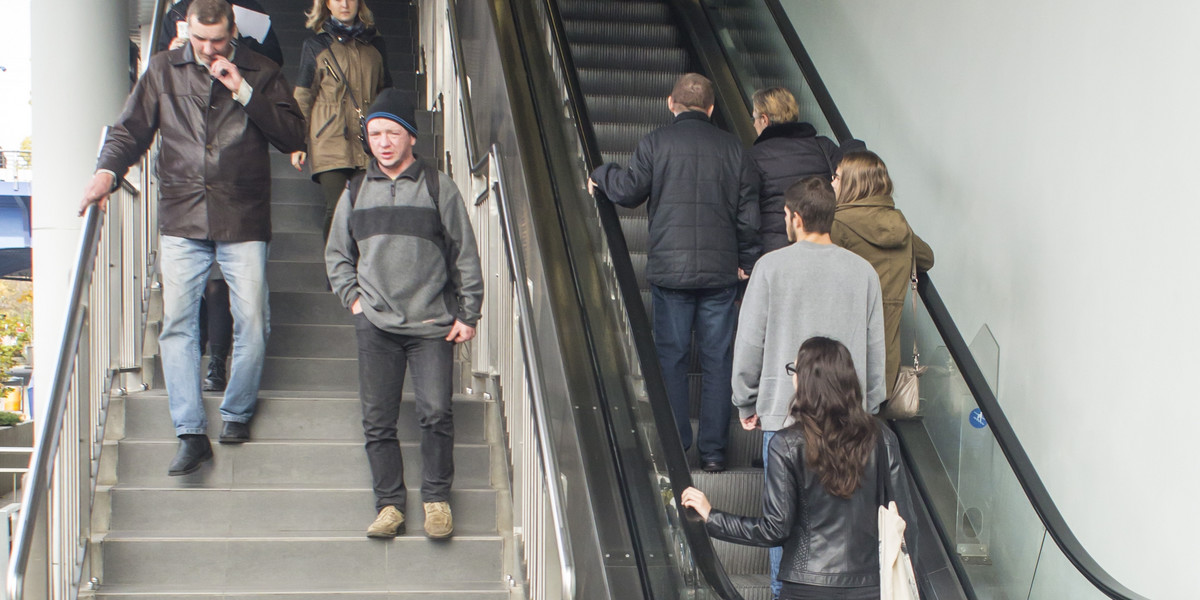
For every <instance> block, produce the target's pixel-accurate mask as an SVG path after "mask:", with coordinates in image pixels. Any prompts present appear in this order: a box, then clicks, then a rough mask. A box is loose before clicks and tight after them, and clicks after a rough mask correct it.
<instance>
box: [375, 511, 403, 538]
mask: <svg viewBox="0 0 1200 600" xmlns="http://www.w3.org/2000/svg"><path fill="white" fill-rule="evenodd" d="M402 533H404V513H402V512H400V511H399V510H397V509H396V507H395V506H385V507H383V510H381V511H379V516H377V517H375V522H374V523H371V526H370V527H368V528H367V537H369V538H389V539H390V538H394V537H396V536H398V535H400V534H402Z"/></svg>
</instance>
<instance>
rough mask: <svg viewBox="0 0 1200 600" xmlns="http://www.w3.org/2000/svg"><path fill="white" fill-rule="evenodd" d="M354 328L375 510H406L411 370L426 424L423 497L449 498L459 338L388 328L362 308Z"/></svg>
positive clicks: (421, 417) (433, 499)
mask: <svg viewBox="0 0 1200 600" xmlns="http://www.w3.org/2000/svg"><path fill="white" fill-rule="evenodd" d="M354 328H355V331H356V333H357V334H358V379H359V384H358V385H359V391H358V395H359V398H360V399H361V400H362V411H363V421H362V423H363V437H365V438H366V448H367V461H368V462H369V463H370V465H371V484H372V487H373V488H374V490H375V510H377V511H378V510H382V509H383V507H385V506H395V507H396V508H398V509H400V512H405V511H406V508H405V507H406V502H407V499H408V498H407V496H408V489H407V488H406V487H405V485H404V461H403V457H402V456H401V454H400V443H399V439H398V438H397V434H396V424H397V422H398V421H399V419H400V397H401V388H402V387H403V385H404V375H405V372H406V371H411V374H412V390H413V392H414V394H415V395H416V409H417V422H418V424H419V425H420V427H421V462H422V469H421V475H422V481H421V500H422V501H423V502H448V501H449V500H450V483H451V482H452V481H453V480H454V418H453V413H452V411H451V406H450V380H451V377H452V371H451V369H452V366H453V360H454V344H452V343H450V342H447V341H445V340H443V339H424V338H416V337H409V336H405V335H398V334H394V333H388V332H386V331H383V330H381V329H379V328H378V327H375V326H374V325H372V324H371V322H370V321H368V320H367V318H366V317H364V316H363V315H361V314H359V315H356V316H355V317H354Z"/></svg>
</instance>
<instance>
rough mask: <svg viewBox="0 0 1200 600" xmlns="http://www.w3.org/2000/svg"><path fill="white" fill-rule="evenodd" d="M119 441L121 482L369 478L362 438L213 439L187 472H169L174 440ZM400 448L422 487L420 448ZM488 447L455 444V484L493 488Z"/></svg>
mask: <svg viewBox="0 0 1200 600" xmlns="http://www.w3.org/2000/svg"><path fill="white" fill-rule="evenodd" d="M214 433H215V432H214ZM111 444H112V443H111V442H110V443H107V444H106V445H111ZM116 446H117V448H116V450H117V476H118V479H117V480H118V481H119V482H120V483H121V484H122V485H131V486H140V487H160V488H205V489H213V488H216V489H220V488H228V487H230V486H233V485H261V486H294V487H301V486H304V487H311V488H336V487H355V488H356V487H363V486H365V485H369V484H370V482H371V472H370V469H369V468H368V467H367V460H366V456H365V455H364V453H363V446H362V442H288V441H251V442H249V443H246V444H242V445H240V446H237V445H222V444H217V443H215V439H214V443H213V453H214V457H213V459H212V460H211V461H209V462H207V463H205V464H204V466H202V467H201V468H200V470H199V471H196V472H195V473H192V474H191V475H185V476H183V477H169V476H167V465H168V464H170V462H171V459H172V458H174V456H175V452H176V450H177V449H178V447H179V444H178V443H177V442H176V441H174V440H162V441H159V440H150V441H147V440H122V441H120V442H116ZM400 447H401V448H402V449H403V450H402V451H403V454H404V466H405V469H404V481H405V483H406V485H407V486H408V488H409V489H410V490H416V489H419V487H420V485H421V468H420V464H421V453H420V450H419V448H418V446H417V444H415V443H412V442H402V443H401V444H400ZM107 450H108V451H111V450H113V448H107ZM489 452H490V451H489V449H488V447H487V446H486V445H483V444H465V443H456V444H455V446H454V469H455V476H454V487H455V489H491V476H490V473H489Z"/></svg>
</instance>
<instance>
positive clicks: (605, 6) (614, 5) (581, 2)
mask: <svg viewBox="0 0 1200 600" xmlns="http://www.w3.org/2000/svg"><path fill="white" fill-rule="evenodd" d="M558 7H559V12H560V13H561V14H562V18H563V20H564V21H567V20H599V21H625V22H632V23H670V22H671V10H670V8H669V7H668V6H667V5H666V4H665V3H663V2H611V1H599V0H560V1H559V3H558Z"/></svg>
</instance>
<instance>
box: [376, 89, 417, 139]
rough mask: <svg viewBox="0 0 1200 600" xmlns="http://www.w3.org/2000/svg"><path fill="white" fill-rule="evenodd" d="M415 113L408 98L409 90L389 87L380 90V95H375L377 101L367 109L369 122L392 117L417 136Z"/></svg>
mask: <svg viewBox="0 0 1200 600" xmlns="http://www.w3.org/2000/svg"><path fill="white" fill-rule="evenodd" d="M413 114H414V110H413V105H412V102H411V101H410V100H409V99H408V92H405V91H404V90H400V89H397V88H388V89H386V90H383V91H382V92H379V95H378V96H376V97H375V102H372V103H371V108H370V109H368V110H367V121H366V122H368V123H369V122H371V120H372V119H379V118H383V119H391V120H392V121H395V122H397V123H399V124H400V126H401V127H403V128H405V129H407V130H408V132H409V133H411V134H412V135H413V137H416V135H417V120H416V118H414V116H413Z"/></svg>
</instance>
